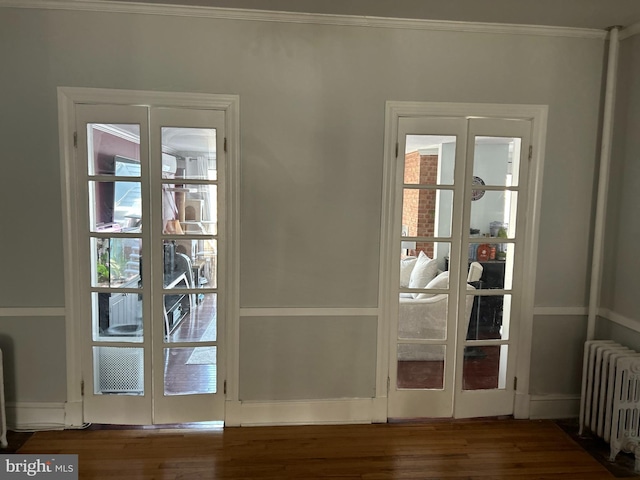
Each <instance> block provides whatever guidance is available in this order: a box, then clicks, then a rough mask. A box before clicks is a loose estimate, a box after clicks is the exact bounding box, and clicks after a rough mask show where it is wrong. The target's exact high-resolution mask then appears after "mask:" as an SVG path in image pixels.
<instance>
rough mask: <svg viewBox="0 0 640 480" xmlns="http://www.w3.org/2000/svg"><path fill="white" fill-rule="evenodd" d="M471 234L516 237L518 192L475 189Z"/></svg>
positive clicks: (472, 204) (472, 203) (472, 202)
mask: <svg viewBox="0 0 640 480" xmlns="http://www.w3.org/2000/svg"><path fill="white" fill-rule="evenodd" d="M474 192H476V193H477V195H476V196H474V197H472V200H471V235H480V236H487V237H490V236H494V237H502V238H515V235H516V222H515V218H516V211H517V204H518V192H512V191H509V190H504V191H490V190H482V189H480V190H474Z"/></svg>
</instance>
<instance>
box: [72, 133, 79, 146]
mask: <svg viewBox="0 0 640 480" xmlns="http://www.w3.org/2000/svg"><path fill="white" fill-rule="evenodd" d="M73 147H74V148H78V132H73Z"/></svg>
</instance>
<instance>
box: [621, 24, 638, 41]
mask: <svg viewBox="0 0 640 480" xmlns="http://www.w3.org/2000/svg"><path fill="white" fill-rule="evenodd" d="M639 33H640V22H637V23H634V24H633V25H629V26H628V27H625V28H623V29H622V30H621V31H620V36H619V38H620V40H624V39H625V38H629V37H633V36H634V35H638V34H639Z"/></svg>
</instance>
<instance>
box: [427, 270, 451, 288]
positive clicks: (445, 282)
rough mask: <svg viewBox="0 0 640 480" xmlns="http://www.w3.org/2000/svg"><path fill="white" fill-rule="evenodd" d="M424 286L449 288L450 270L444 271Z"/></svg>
mask: <svg viewBox="0 0 640 480" xmlns="http://www.w3.org/2000/svg"><path fill="white" fill-rule="evenodd" d="M424 288H449V271H446V272H442V273H441V274H440V275H438V276H437V277H435V278H434V279H433V280H431V281H430V282H429V283H428V284H427V286H426V287H424Z"/></svg>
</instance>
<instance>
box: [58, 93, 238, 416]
mask: <svg viewBox="0 0 640 480" xmlns="http://www.w3.org/2000/svg"><path fill="white" fill-rule="evenodd" d="M75 119H76V136H77V147H76V149H75V150H76V151H75V153H76V154H75V165H74V170H75V173H74V179H73V180H71V182H72V183H73V184H72V185H71V187H72V188H71V190H70V191H71V194H72V195H74V196H75V205H76V208H75V210H74V211H73V212H72V216H75V218H73V219H72V222H73V223H74V224H75V232H76V233H75V234H76V237H77V238H76V239H75V241H76V245H77V247H78V248H77V252H75V256H76V258H75V259H74V262H75V270H76V272H77V278H78V282H77V285H78V286H79V290H78V291H77V292H75V293H76V295H77V296H79V301H78V305H79V311H80V315H78V318H79V323H80V325H79V326H80V329H81V339H82V340H81V350H82V353H81V358H82V367H81V369H82V382H83V418H84V421H85V422H97V423H121V424H161V423H182V422H194V421H215V420H223V419H224V362H223V359H224V356H223V352H224V345H223V342H222V332H223V331H224V320H225V302H224V296H225V291H224V282H223V281H221V280H222V279H223V278H224V274H225V273H224V272H225V268H226V261H227V260H226V256H225V249H226V243H225V239H226V222H227V218H226V203H225V178H226V171H225V165H226V162H225V112H224V111H221V110H216V109H206V108H180V107H159V106H157V107H156V106H140V105H91V104H87V105H80V104H79V105H76V106H75Z"/></svg>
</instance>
